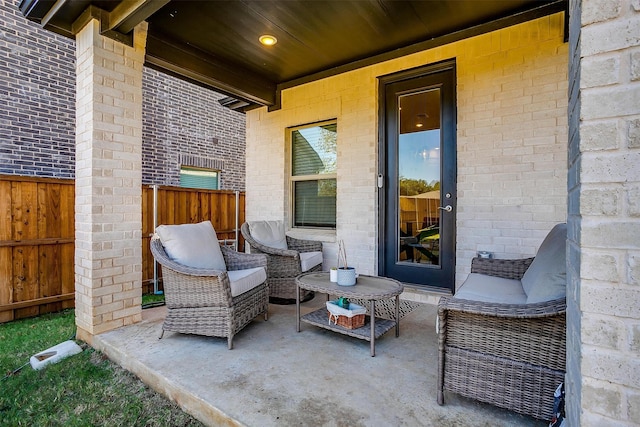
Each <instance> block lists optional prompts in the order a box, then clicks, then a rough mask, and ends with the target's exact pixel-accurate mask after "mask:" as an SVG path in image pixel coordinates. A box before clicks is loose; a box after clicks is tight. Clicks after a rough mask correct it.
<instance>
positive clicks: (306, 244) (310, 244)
mask: <svg viewBox="0 0 640 427" xmlns="http://www.w3.org/2000/svg"><path fill="white" fill-rule="evenodd" d="M287 247H288V248H289V249H292V250H294V251H297V252H322V242H320V241H318V240H303V239H296V238H295V237H290V236H287Z"/></svg>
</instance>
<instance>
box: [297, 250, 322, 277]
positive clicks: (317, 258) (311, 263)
mask: <svg viewBox="0 0 640 427" xmlns="http://www.w3.org/2000/svg"><path fill="white" fill-rule="evenodd" d="M318 264H322V252H300V267H301V268H302V272H303V273H304V272H305V271H309V270H311V269H312V268H313V267H315V266H316V265H318Z"/></svg>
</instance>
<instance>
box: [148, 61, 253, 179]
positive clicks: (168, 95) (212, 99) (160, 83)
mask: <svg viewBox="0 0 640 427" xmlns="http://www.w3.org/2000/svg"><path fill="white" fill-rule="evenodd" d="M223 97H224V95H221V94H219V93H216V92H213V91H211V90H207V89H203V88H201V87H200V86H196V85H193V84H190V83H187V82H184V81H181V80H178V79H176V78H174V77H171V76H169V75H167V74H163V73H160V72H158V71H156V70H153V69H150V68H145V70H144V75H143V125H144V127H143V143H144V145H143V157H142V166H143V169H142V171H143V183H145V184H165V185H178V184H179V182H180V165H181V164H183V165H185V166H196V167H208V168H213V169H220V170H222V173H221V177H220V185H221V188H222V189H225V190H240V191H244V189H245V182H244V167H245V166H244V157H245V116H244V114H242V113H238V112H235V111H231V110H229V109H228V108H225V107H223V106H222V105H220V103H219V102H218V100H219V99H221V98H223Z"/></svg>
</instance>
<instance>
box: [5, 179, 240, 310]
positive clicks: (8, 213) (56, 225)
mask: <svg viewBox="0 0 640 427" xmlns="http://www.w3.org/2000/svg"><path fill="white" fill-rule="evenodd" d="M153 197H154V191H153V188H151V187H149V186H145V187H143V188H142V242H141V245H142V280H143V282H142V285H143V286H142V287H143V289H142V291H143V293H149V292H152V291H153V290H154V274H153V273H154V266H153V265H154V263H153V256H152V255H151V252H150V250H149V240H150V238H151V235H152V233H153V224H154V222H153V218H154V209H153ZM74 198H75V184H74V181H73V180H69V179H54V178H34V177H23V176H3V175H0V215H1V216H0V323H2V322H8V321H11V320H14V319H20V318H24V317H31V316H36V315H39V314H43V313H48V312H53V311H59V310H62V309H65V308H69V307H73V306H74V299H75V286H74V249H75V245H74V240H75V223H74V219H75V218H74V205H75V199H74ZM157 200H158V207H157V219H158V222H157V224H182V223H189V222H191V223H195V222H200V221H204V220H211V222H212V223H213V225H214V227H215V229H216V232H217V233H218V237H219V238H220V239H234V238H235V217H236V193H235V192H233V191H214V190H195V189H185V188H177V187H158V190H157ZM238 200H239V206H240V208H239V218H238V220H239V224H242V222H243V221H244V218H245V214H244V206H245V195H244V193H239V195H238ZM239 246H240V248H242V247H243V241H242V239H240V242H239ZM158 270H160V269H158ZM159 289H162V287H161V283H160V284H159Z"/></svg>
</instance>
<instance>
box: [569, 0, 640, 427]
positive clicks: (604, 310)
mask: <svg viewBox="0 0 640 427" xmlns="http://www.w3.org/2000/svg"><path fill="white" fill-rule="evenodd" d="M570 17H571V23H570V45H571V55H570V58H569V59H570V85H569V87H570V90H569V113H570V120H569V126H570V132H569V135H570V143H569V181H568V182H569V219H568V223H569V251H568V255H569V266H570V268H569V270H568V284H569V287H568V292H567V388H566V391H567V415H568V423H567V424H568V425H570V426H613V425H615V426H637V425H638V420H640V357H638V356H639V355H640V286H638V285H639V283H640V47H639V46H640V0H615V1H613V0H582V1H580V0H571V2H570Z"/></svg>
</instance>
